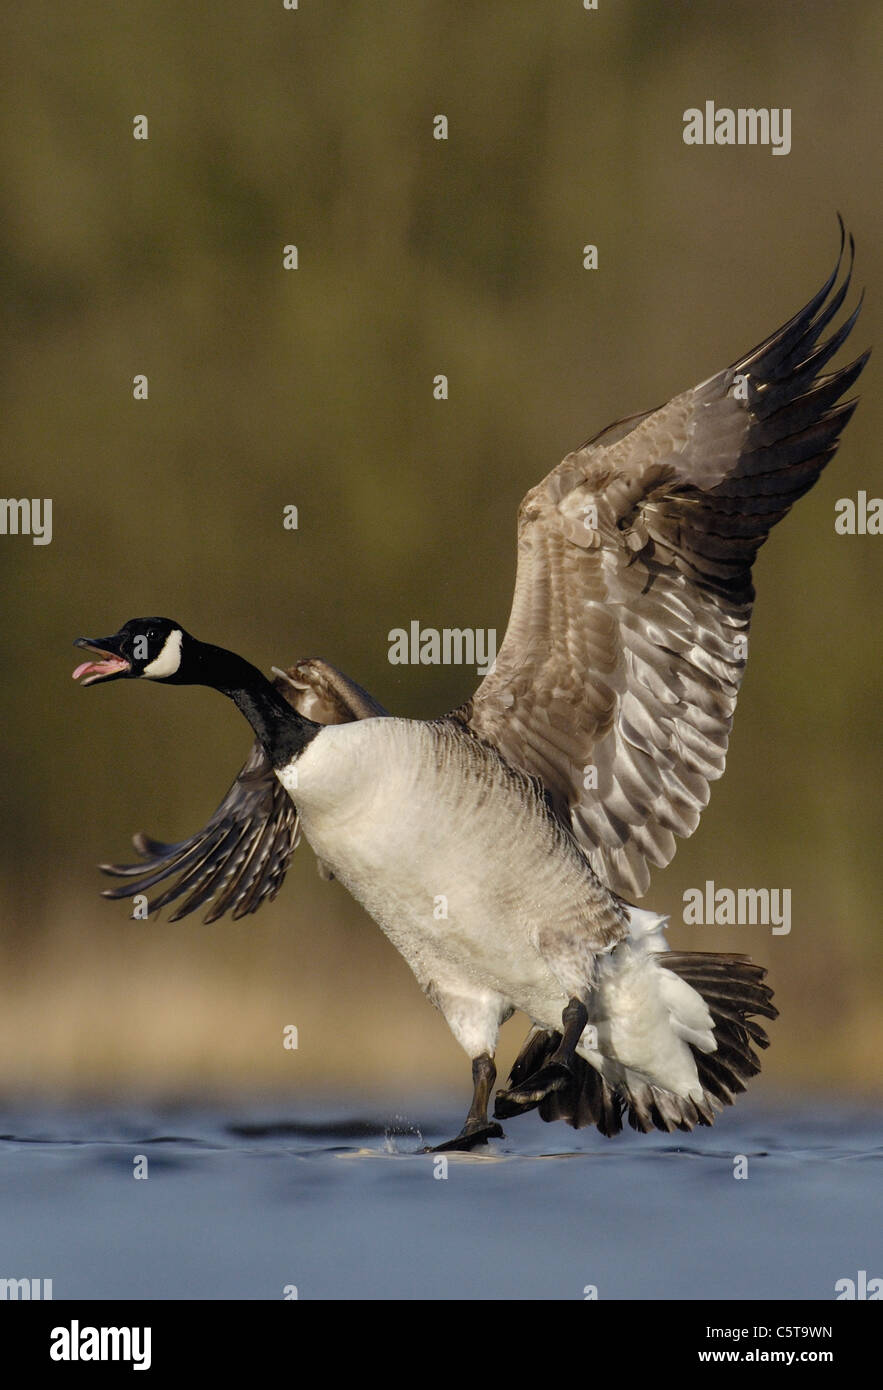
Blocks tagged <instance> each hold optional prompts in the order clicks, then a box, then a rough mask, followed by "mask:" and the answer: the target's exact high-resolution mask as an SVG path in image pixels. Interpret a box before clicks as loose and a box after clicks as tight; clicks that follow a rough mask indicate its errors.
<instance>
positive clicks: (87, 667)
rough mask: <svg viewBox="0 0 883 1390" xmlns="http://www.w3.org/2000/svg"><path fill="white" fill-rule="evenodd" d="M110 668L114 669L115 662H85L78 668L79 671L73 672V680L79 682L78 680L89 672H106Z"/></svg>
mask: <svg viewBox="0 0 883 1390" xmlns="http://www.w3.org/2000/svg"><path fill="white" fill-rule="evenodd" d="M108 666H111V667H112V666H113V662H111V661H84V662H83V664H82V666H78V667H77V669H76V671H74V672H73V675H72V677H71V679H72V680H75V681H77V680H79V679H80V676H83V675H85V674H86V672H87V671H106V670H107V668H108Z"/></svg>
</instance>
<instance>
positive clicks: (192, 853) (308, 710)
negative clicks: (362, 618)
mask: <svg viewBox="0 0 883 1390" xmlns="http://www.w3.org/2000/svg"><path fill="white" fill-rule="evenodd" d="M273 683H274V685H275V687H276V689H277V690H278V691H280V693H281V694H282V695H284V696H285V698H286V699H287V700H288V701H289V703H290V704H291V705H293V706H294V707H295V708H296V709H298V710H299V711H300V713H301V714H303V715H305V716H306V717H307V718H308V719H312V720H314V721H315V722H316V723H319V724H346V723H348V722H350V721H351V720H355V719H371V718H377V717H378V716H383V715H385V714H386V710H385V709H383V707H382V706H381V705H379V704H378V703H377V701H376V700H374V699H373V698H372V697H371V696H370V695H368V694H367V692H366V691H364V690H363V689H362V688H361V686H358V685H356V683H355V682H354V681H351V680H349V679H348V678H347V677H346V676H344V675H343V674H342V673H341V672H340V671H338V670H336V668H335V667H333V666H332V665H330V663H329V662H327V661H322V660H321V659H319V658H317V657H314V658H311V659H310V660H308V661H301V662H298V664H297V665H296V666H292V667H290V668H289V669H288V670H287V671H286V672H280V673H279V674H278V676H277V678H276V680H275V681H274V682H273ZM299 840H300V834H299V830H298V817H297V810H296V808H295V806H294V804H293V802H292V800H291V797H290V796H289V795H288V793H287V792H286V791H285V790H284V788H283V787H282V785H281V783H280V782H279V779H278V778H277V777H276V775H275V773H274V772H273V769H272V767H271V766H270V763H269V761H268V759H267V757H266V754H265V753H264V751H263V749H262V747H261V745H260V743H258V742H255V744H254V745H253V747H252V750H251V752H250V753H249V755H248V759H247V760H246V762H245V764H244V766H243V767H242V770H241V771H240V773H239V775H238V777H237V778H236V780H235V782H234V783H233V785H232V786H231V787H230V789H229V791H228V792H227V795H226V796H225V797H224V799H223V801H222V802H221V804H220V806H219V807H218V809H217V810H216V811H215V813H214V815H213V816H212V818H211V820H210V821H209V822H208V824H207V825H206V826H204V827H203V829H202V830H199V831H197V833H196V834H195V835H191V836H190V837H189V839H186V840H181V841H180V842H179V843H178V844H174V845H167V844H163V843H162V842H161V841H159V840H153V839H151V838H150V837H149V836H148V835H144V834H138V835H135V836H134V837H133V841H132V843H133V844H134V846H135V849H136V851H137V852H138V854H139V855H141V857H142V860H143V861H144V862H143V863H141V864H101V865H100V866H99V867H100V868H101V870H102V872H104V873H106V874H109V875H111V876H113V877H116V878H122V879H124V880H125V882H123V883H121V884H118V885H117V886H116V887H115V888H108V889H105V891H104V893H103V895H102V896H103V897H105V898H131V897H134V896H135V895H136V894H142V893H143V894H147V893H149V892H150V890H151V889H152V888H155V887H156V886H157V884H163V885H164V887H163V888H162V891H161V892H160V893H159V894H157V896H156V897H155V898H153V899H152V901H150V902H149V903H148V909H147V910H148V913H151V912H156V911H158V910H159V908H161V907H166V906H167V905H168V904H169V903H173V902H178V906H177V907H176V908H175V911H174V912H173V913H172V914H171V916H170V921H172V922H177V921H179V920H180V919H181V918H182V917H186V916H187V915H188V913H191V912H194V911H196V909H197V908H200V907H202V906H203V904H204V903H208V902H210V903H211V907H210V909H209V911H208V912H207V913H206V916H205V919H204V920H205V921H206V922H216V921H217V920H218V918H219V917H223V915H224V913H225V912H232V914H233V917H234V918H239V917H245V916H246V915H247V914H248V913H249V912H257V910H258V908H259V907H260V905H261V903H263V902H265V901H268V900H270V899H272V898H275V896H276V894H277V893H278V891H279V889H280V887H281V886H282V881H283V879H284V878H285V874H286V871H287V869H288V864H289V860H290V859H291V856H292V854H293V852H294V850H295V849H296V847H297V845H298V842H299ZM320 867H321V866H320ZM178 900H181V901H178Z"/></svg>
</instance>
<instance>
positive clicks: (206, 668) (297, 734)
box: [185, 642, 322, 767]
mask: <svg viewBox="0 0 883 1390" xmlns="http://www.w3.org/2000/svg"><path fill="white" fill-rule="evenodd" d="M185 680H186V683H187V684H189V685H210V686H211V687H212V688H213V689H214V690H219V691H220V692H221V694H222V695H226V696H228V697H229V699H231V700H232V701H233V703H234V704H235V705H236V706H237V708H238V709H240V710H241V711H242V713H243V714H244V715H245V717H246V719H247V720H248V722H249V724H250V725H251V727H252V728H253V729H254V731H255V733H256V734H257V736H258V739H259V740H260V742H261V744H262V745H263V748H264V752H265V753H266V754H267V757H268V758H269V759H270V762H271V763H272V764H273V766H274V767H284V766H285V765H286V763H289V762H291V760H292V759H293V758H296V757H297V755H298V754H299V753H301V752H302V751H303V750H304V748H305V747H306V746H307V744H308V743H309V742H310V740H311V739H313V738H315V736H316V734H317V733H318V732H319V730H320V729H321V728H322V725H321V724H314V723H313V721H312V720H311V719H305V718H304V716H303V715H302V714H299V713H298V711H297V710H296V709H294V708H293V707H292V706H291V705H290V704H289V703H288V701H287V700H286V699H285V698H284V697H283V696H282V695H280V694H279V692H278V690H277V689H276V688H275V686H274V685H273V684H272V683H271V682H270V681H268V680H267V678H266V676H265V675H263V673H262V672H260V671H259V670H258V669H257V667H256V666H252V664H251V662H249V661H245V660H244V658H243V657H241V656H237V655H236V653H235V652H228V651H226V650H225V648H224V647H212V646H209V645H208V644H207V643H205V642H199V643H196V642H194V644H193V649H192V650H191V651H190V652H188V660H187V676H186V677H185Z"/></svg>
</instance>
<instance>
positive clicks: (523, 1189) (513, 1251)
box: [0, 1097, 883, 1300]
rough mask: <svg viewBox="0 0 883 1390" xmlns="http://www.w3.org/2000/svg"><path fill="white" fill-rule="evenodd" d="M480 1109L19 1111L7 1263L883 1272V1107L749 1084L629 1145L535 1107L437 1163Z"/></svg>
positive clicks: (100, 1290) (110, 1281)
mask: <svg viewBox="0 0 883 1390" xmlns="http://www.w3.org/2000/svg"><path fill="white" fill-rule="evenodd" d="M417 1116H419V1118H420V1121H421V1123H422V1124H423V1125H424V1126H425V1128H424V1130H423V1132H422V1133H421V1131H420V1130H419V1129H418V1128H417V1121H416V1118H415V1117H417ZM429 1117H431V1123H430V1120H429ZM461 1118H462V1116H461V1115H460V1114H459V1112H458V1110H456V1109H454V1108H451V1107H449V1105H448V1104H447V1102H444V1103H435V1104H433V1103H432V1102H431V1101H429V1102H428V1101H427V1099H426V1098H425V1097H424V1098H423V1099H422V1100H421V1101H420V1102H419V1104H418V1105H417V1106H415V1107H414V1109H413V1110H412V1111H411V1112H409V1114H408V1115H407V1116H406V1115H404V1114H403V1113H402V1114H399V1115H398V1116H396V1114H395V1112H388V1113H387V1112H384V1111H383V1110H382V1109H380V1108H377V1107H368V1106H366V1104H365V1103H364V1102H363V1103H361V1104H360V1103H359V1102H352V1101H351V1102H349V1103H347V1102H344V1101H337V1102H336V1103H335V1104H331V1103H330V1102H328V1101H325V1102H323V1103H312V1104H310V1106H309V1107H308V1108H305V1107H304V1105H303V1102H302V1100H299V1101H298V1102H294V1101H292V1100H291V1098H290V1097H289V1098H287V1099H286V1100H285V1101H278V1102H276V1103H275V1104H269V1103H267V1102H264V1103H262V1104H260V1105H255V1104H254V1103H251V1104H245V1103H242V1104H240V1103H235V1102H231V1103H229V1104H228V1105H227V1106H224V1107H218V1108H214V1109H204V1108H194V1107H192V1106H186V1107H184V1106H167V1107H160V1106H145V1107H144V1108H139V1107H137V1106H125V1107H123V1106H120V1107H115V1108H114V1107H110V1106H108V1107H106V1108H92V1109H83V1108H80V1109H71V1108H64V1107H47V1106H45V1105H44V1106H41V1107H39V1108H37V1107H33V1108H28V1107H27V1106H22V1105H10V1104H6V1105H0V1266H2V1267H0V1278H24V1277H28V1278H33V1279H45V1278H51V1279H52V1281H53V1288H52V1292H53V1297H54V1298H55V1299H56V1300H59V1299H64V1298H126V1299H162V1298H185V1299H189V1298H235V1299H280V1298H282V1297H283V1290H284V1289H285V1287H286V1286H290V1285H295V1286H296V1287H297V1290H298V1296H299V1297H300V1298H306V1299H310V1298H331V1299H340V1298H375V1299H402V1298H405V1299H424V1298H431V1299H447V1298H472V1299H484V1298H505V1299H526V1298H553V1299H582V1298H583V1297H584V1289H585V1287H586V1286H587V1285H594V1286H595V1287H596V1288H597V1290H598V1297H599V1298H601V1299H605V1298H626V1299H662V1298H681V1299H692V1298H714V1299H756V1298H809V1299H821V1300H830V1299H833V1298H834V1285H835V1282H836V1281H837V1280H838V1279H841V1278H852V1279H855V1278H856V1276H857V1272H858V1271H859V1270H865V1271H867V1276H868V1278H871V1277H876V1276H881V1275H883V1240H881V1221H880V1208H881V1204H880V1191H881V1187H880V1179H881V1171H883V1170H881V1160H883V1115H881V1114H870V1115H869V1114H867V1113H858V1112H853V1111H848V1110H841V1111H835V1110H833V1109H832V1108H831V1107H830V1106H829V1105H823V1104H821V1103H820V1105H819V1109H818V1113H812V1112H811V1111H809V1110H794V1109H791V1110H789V1111H787V1112H786V1111H784V1110H777V1109H775V1108H774V1107H768V1108H766V1109H760V1108H758V1107H757V1106H756V1105H755V1106H752V1104H751V1102H750V1100H748V1102H747V1103H743V1104H742V1105H740V1106H739V1107H738V1108H736V1109H734V1110H731V1111H727V1112H726V1113H725V1114H724V1115H722V1116H721V1117H720V1119H719V1121H718V1124H717V1125H716V1127H715V1128H714V1129H713V1130H700V1131H698V1132H696V1133H695V1134H692V1135H677V1136H670V1135H663V1134H653V1135H636V1134H633V1133H631V1132H628V1133H626V1134H623V1135H621V1136H620V1137H619V1138H618V1139H616V1140H605V1139H604V1138H602V1137H601V1136H600V1135H598V1134H597V1133H596V1132H595V1131H589V1130H583V1131H579V1132H574V1131H573V1130H570V1129H568V1128H567V1127H566V1126H563V1125H560V1124H557V1125H544V1124H543V1123H542V1122H541V1121H540V1120H539V1118H538V1117H537V1116H536V1115H527V1116H522V1117H520V1118H518V1119H517V1120H512V1121H510V1122H509V1123H508V1124H507V1126H506V1129H507V1135H508V1137H507V1139H505V1140H498V1141H495V1142H494V1143H493V1145H492V1147H491V1149H490V1150H489V1151H487V1152H486V1153H485V1154H483V1155H481V1156H479V1155H449V1156H448V1163H447V1176H446V1177H436V1176H434V1174H435V1173H436V1172H438V1171H441V1168H442V1165H439V1163H438V1161H437V1157H436V1156H432V1155H423V1154H420V1153H418V1152H417V1150H418V1149H419V1148H420V1147H421V1145H422V1144H423V1143H426V1142H429V1143H433V1142H438V1141H439V1140H441V1139H444V1138H448V1137H450V1135H451V1134H453V1133H455V1132H456V1130H457V1129H458V1128H459V1122H460V1120H461ZM136 1155H144V1156H145V1157H146V1159H147V1166H148V1177H147V1179H146V1181H145V1180H138V1181H136V1180H135V1178H134V1177H133V1160H134V1158H135V1156H136ZM736 1155H743V1156H744V1157H745V1158H746V1159H747V1173H748V1176H747V1178H745V1179H742V1180H737V1179H736V1178H735V1177H734V1158H735V1156H736Z"/></svg>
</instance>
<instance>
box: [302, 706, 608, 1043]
mask: <svg viewBox="0 0 883 1390" xmlns="http://www.w3.org/2000/svg"><path fill="white" fill-rule="evenodd" d="M294 770H295V771H296V774H297V776H296V785H293V778H292V777H291V775H290V774H288V773H287V772H286V771H283V773H282V774H280V780H282V782H283V785H285V786H286V787H287V789H288V790H289V791H291V794H292V797H293V799H294V801H295V803H296V805H297V807H298V810H299V812H300V817H301V825H302V828H303V832H304V835H305V836H306V838H307V840H308V841H309V843H310V844H311V845H312V847H313V849H314V850H315V852H316V854H317V855H319V857H320V858H321V859H323V860H324V861H325V862H326V863H327V864H328V865H329V866H330V867H331V868H332V869H333V871H334V873H335V875H336V876H337V877H338V878H339V879H340V881H341V882H342V883H343V884H344V886H345V887H346V888H347V889H348V890H349V891H350V892H351V893H352V895H353V896H354V897H355V898H356V899H357V900H358V901H359V902H361V903H362V904H363V906H364V907H365V908H366V909H367V910H368V912H370V914H371V916H372V917H373V918H374V919H375V921H376V922H377V923H378V924H379V925H380V926H381V927H382V929H383V930H384V932H385V933H386V934H387V936H388V937H389V938H390V940H391V941H392V942H393V944H394V945H395V946H396V947H397V948H398V950H399V951H400V952H401V954H402V955H403V956H404V957H405V959H406V960H407V961H408V964H409V965H410V966H411V969H412V970H413V971H414V973H415V975H416V976H417V978H418V980H419V981H420V983H421V984H422V985H423V986H424V987H426V986H427V985H428V984H430V983H431V982H432V980H433V978H434V975H435V973H436V972H437V971H438V970H439V968H440V967H443V968H444V969H445V971H446V972H447V973H448V974H450V972H451V971H452V970H453V971H455V972H459V975H460V977H461V978H463V979H464V980H468V981H469V982H470V983H472V984H474V985H480V986H482V987H484V988H489V989H493V990H496V991H497V992H498V993H500V994H502V995H503V996H504V997H505V998H507V999H509V1000H511V1002H512V1003H513V1004H514V1005H515V1006H516V1007H517V1008H520V1009H522V1010H524V1012H526V1013H527V1014H529V1015H530V1017H532V1018H533V1019H535V1020H536V1021H537V1022H539V1023H542V1024H543V1025H544V1026H546V1027H553V1026H560V1018H561V1010H562V1008H563V1007H564V1004H565V1003H566V1002H567V995H566V993H565V991H564V990H563V989H562V986H561V983H560V980H559V979H557V978H556V976H555V975H554V974H553V972H552V970H551V969H550V968H549V966H548V964H547V963H546V960H545V959H544V957H543V955H542V954H541V953H540V951H539V950H538V948H537V938H538V933H539V932H540V931H541V930H543V929H544V928H547V927H548V926H549V925H550V924H551V925H553V926H556V927H560V928H561V929H562V930H566V931H570V930H572V931H573V932H574V935H575V937H576V938H577V939H578V940H580V941H581V942H585V940H587V939H591V940H593V941H596V944H597V945H598V947H599V949H603V944H604V943H603V941H602V940H601V939H600V938H599V921H598V919H599V916H601V917H603V918H604V920H607V918H608V917H609V914H610V913H611V907H610V903H611V902H612V900H611V899H610V895H609V894H607V893H606V890H605V889H603V888H601V886H600V885H599V884H597V881H595V882H594V883H593V881H592V877H591V875H590V873H588V871H587V868H586V865H585V862H584V860H583V859H582V856H581V855H580V854H579V852H578V850H576V848H575V847H570V846H569V845H568V843H567V838H568V837H566V836H562V835H561V833H560V831H559V830H557V829H556V828H555V827H554V826H553V824H552V822H551V821H550V820H549V818H548V817H547V816H546V815H545V814H544V813H543V812H542V810H540V809H538V807H537V805H536V803H535V801H534V800H533V799H532V798H530V797H526V796H525V794H524V786H523V784H522V783H519V782H518V781H517V780H516V779H513V778H512V776H511V774H510V773H509V772H508V771H507V770H506V769H505V768H503V767H502V765H501V764H499V763H498V762H497V761H496V760H495V759H493V758H489V757H488V756H487V755H486V754H485V753H484V752H483V750H482V749H481V748H480V747H479V746H477V745H475V746H474V747H473V746H470V741H469V740H464V739H463V738H462V737H457V736H454V735H452V736H447V735H446V734H445V733H444V731H443V732H442V733H441V734H439V732H438V729H437V726H433V725H423V724H420V723H417V722H412V721H410V720H399V719H377V720H364V721H360V722H358V723H353V724H346V725H339V726H332V727H329V728H328V729H326V730H324V731H323V732H322V733H321V734H320V735H318V736H317V738H316V739H315V740H314V741H313V742H312V743H311V744H310V745H309V746H308V747H307V748H306V750H305V751H304V753H303V754H302V755H301V757H300V758H299V759H298V761H297V763H296V764H295V768H294ZM593 900H594V901H593ZM605 914H606V916H605ZM613 920H614V921H615V920H616V919H615V918H614V919H613Z"/></svg>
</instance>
